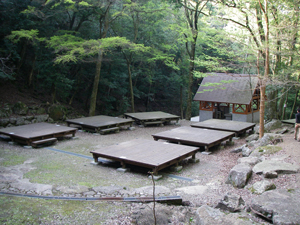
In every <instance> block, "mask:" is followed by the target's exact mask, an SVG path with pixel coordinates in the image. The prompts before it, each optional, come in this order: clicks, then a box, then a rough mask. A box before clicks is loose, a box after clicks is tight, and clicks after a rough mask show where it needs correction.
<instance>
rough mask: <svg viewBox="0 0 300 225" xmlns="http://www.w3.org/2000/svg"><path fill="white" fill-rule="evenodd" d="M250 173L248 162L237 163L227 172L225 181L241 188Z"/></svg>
mask: <svg viewBox="0 0 300 225" xmlns="http://www.w3.org/2000/svg"><path fill="white" fill-rule="evenodd" d="M251 175H252V169H251V167H250V166H249V164H246V163H244V164H242V163H240V164H237V165H235V166H234V167H233V168H232V169H231V170H230V172H229V175H228V178H227V181H226V183H227V184H232V185H233V186H234V187H237V188H243V187H245V185H246V184H247V181H248V180H249V178H250V177H251Z"/></svg>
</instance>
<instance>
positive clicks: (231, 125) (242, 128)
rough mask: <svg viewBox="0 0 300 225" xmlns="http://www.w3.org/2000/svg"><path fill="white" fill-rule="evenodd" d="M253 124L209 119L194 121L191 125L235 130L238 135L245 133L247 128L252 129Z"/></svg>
mask: <svg viewBox="0 0 300 225" xmlns="http://www.w3.org/2000/svg"><path fill="white" fill-rule="evenodd" d="M255 125H256V124H255V123H248V122H240V121H233V120H219V119H210V120H205V121H202V122H199V123H194V124H192V125H191V126H192V127H196V128H204V129H213V130H221V131H229V132H235V134H236V135H239V134H242V133H245V132H246V131H247V130H249V129H251V130H252V131H253V129H254V127H255Z"/></svg>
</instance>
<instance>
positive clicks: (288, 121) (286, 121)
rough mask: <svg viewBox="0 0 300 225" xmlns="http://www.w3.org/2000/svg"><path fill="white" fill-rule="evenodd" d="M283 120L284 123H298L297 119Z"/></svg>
mask: <svg viewBox="0 0 300 225" xmlns="http://www.w3.org/2000/svg"><path fill="white" fill-rule="evenodd" d="M281 122H283V123H288V124H292V125H295V123H296V119H290V120H281Z"/></svg>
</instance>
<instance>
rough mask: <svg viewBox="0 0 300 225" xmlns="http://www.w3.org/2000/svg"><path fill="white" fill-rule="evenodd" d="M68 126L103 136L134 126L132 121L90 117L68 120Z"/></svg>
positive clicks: (107, 117) (109, 117)
mask: <svg viewBox="0 0 300 225" xmlns="http://www.w3.org/2000/svg"><path fill="white" fill-rule="evenodd" d="M66 122H67V124H68V126H71V125H73V126H75V127H79V128H80V129H82V130H87V131H91V132H99V133H101V134H105V133H109V132H118V131H119V129H120V127H121V126H132V124H133V122H134V121H133V120H132V119H123V118H118V117H112V116H103V115H99V116H90V117H82V118H78V119H71V120H66Z"/></svg>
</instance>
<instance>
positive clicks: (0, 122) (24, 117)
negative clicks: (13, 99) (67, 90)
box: [0, 102, 68, 128]
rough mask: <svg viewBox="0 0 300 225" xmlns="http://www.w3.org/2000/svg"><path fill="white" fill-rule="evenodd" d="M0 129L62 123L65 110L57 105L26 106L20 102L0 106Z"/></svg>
mask: <svg viewBox="0 0 300 225" xmlns="http://www.w3.org/2000/svg"><path fill="white" fill-rule="evenodd" d="M0 106H1V107H0V128H4V127H11V126H20V125H26V124H31V123H41V122H50V123H51V122H54V121H64V120H65V119H66V118H67V116H66V115H67V112H68V110H67V108H66V107H64V106H63V105H59V104H54V105H50V104H43V105H32V106H27V105H26V104H24V103H22V102H17V103H15V104H3V105H0Z"/></svg>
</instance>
